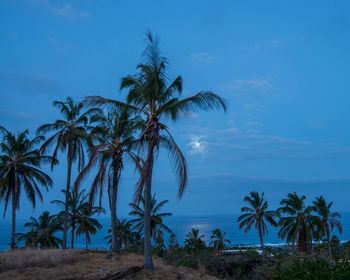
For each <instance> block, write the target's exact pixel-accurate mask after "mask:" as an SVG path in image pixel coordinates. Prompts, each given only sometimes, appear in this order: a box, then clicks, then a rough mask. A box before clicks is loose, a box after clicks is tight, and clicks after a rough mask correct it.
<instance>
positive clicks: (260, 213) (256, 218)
mask: <svg viewBox="0 0 350 280" xmlns="http://www.w3.org/2000/svg"><path fill="white" fill-rule="evenodd" d="M244 201H245V202H247V203H248V204H249V206H250V207H242V209H241V212H242V213H244V214H243V215H241V216H240V217H239V218H238V222H239V228H240V229H242V228H243V227H245V233H248V232H249V230H250V229H251V227H252V225H254V226H255V229H256V230H257V231H258V233H259V239H260V245H261V248H263V247H264V242H263V236H264V235H265V234H268V229H267V225H266V222H267V223H269V224H270V225H272V226H274V227H277V222H276V220H275V218H276V217H278V212H277V211H273V210H267V208H268V202H267V201H266V200H265V199H264V193H262V194H261V196H260V195H259V193H258V192H251V193H250V196H246V197H245V198H244Z"/></svg>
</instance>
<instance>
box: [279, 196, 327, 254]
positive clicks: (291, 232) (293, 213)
mask: <svg viewBox="0 0 350 280" xmlns="http://www.w3.org/2000/svg"><path fill="white" fill-rule="evenodd" d="M305 199H306V197H305V195H303V196H301V197H300V196H298V195H297V194H296V193H295V192H294V193H289V194H288V198H286V199H283V200H282V201H281V203H280V204H281V205H282V207H280V208H278V209H277V211H278V212H279V213H283V214H288V215H289V216H286V217H281V218H280V221H279V223H278V225H279V226H280V227H281V229H280V230H279V232H278V236H279V237H280V238H282V239H284V238H286V239H287V242H288V243H290V242H291V243H292V244H293V247H294V244H295V242H297V245H298V249H299V251H300V252H306V251H307V250H308V245H309V244H310V243H311V242H312V233H313V232H314V231H315V230H316V229H320V228H322V222H321V220H320V219H319V218H318V217H317V216H315V215H312V212H313V207H311V206H307V207H306V206H305Z"/></svg>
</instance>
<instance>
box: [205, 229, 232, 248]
mask: <svg viewBox="0 0 350 280" xmlns="http://www.w3.org/2000/svg"><path fill="white" fill-rule="evenodd" d="M225 235H226V232H222V231H221V230H220V229H215V230H213V231H212V236H211V237H210V239H212V241H211V242H210V243H209V245H213V248H214V249H215V250H216V251H217V252H221V251H222V250H225V249H226V248H227V245H226V244H231V242H230V240H228V239H225Z"/></svg>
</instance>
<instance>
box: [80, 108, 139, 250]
mask: <svg viewBox="0 0 350 280" xmlns="http://www.w3.org/2000/svg"><path fill="white" fill-rule="evenodd" d="M91 122H93V123H96V126H95V127H94V128H93V129H92V130H91V135H92V136H93V137H94V138H95V139H97V140H98V142H99V143H98V144H96V145H95V146H93V147H92V148H91V150H90V159H89V162H88V164H87V165H86V167H85V168H84V169H83V170H82V172H81V173H80V174H79V176H78V177H77V180H76V182H75V186H76V187H77V186H78V185H79V184H80V182H81V181H82V180H83V178H84V177H85V176H86V175H87V174H88V173H89V172H90V171H91V169H93V167H95V166H96V165H97V166H98V169H97V174H96V176H95V179H94V181H93V183H92V186H91V191H90V198H89V201H90V203H93V201H94V199H95V196H96V195H97V194H99V196H100V205H101V199H102V194H103V188H104V186H105V185H106V182H107V189H108V198H109V206H110V211H111V228H112V248H111V249H112V251H114V252H120V249H119V247H118V231H117V228H116V225H117V209H116V205H117V194H118V186H119V180H120V176H121V172H122V170H123V167H124V158H123V156H124V155H127V156H128V158H129V159H131V161H132V162H133V163H134V164H135V166H136V167H137V168H138V169H140V168H141V164H140V159H139V158H138V156H137V155H136V154H134V153H133V152H132V151H131V150H132V147H133V144H134V143H135V139H134V137H133V134H134V133H135V131H137V129H138V126H139V125H140V119H139V118H132V117H131V113H130V111H129V110H122V111H121V112H120V113H118V112H117V111H110V112H109V113H108V115H107V116H105V115H104V114H97V115H94V116H93V117H92V118H91ZM94 170H95V169H94Z"/></svg>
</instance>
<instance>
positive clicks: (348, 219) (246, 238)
mask: <svg viewBox="0 0 350 280" xmlns="http://www.w3.org/2000/svg"><path fill="white" fill-rule="evenodd" d="M341 215H342V217H341V219H340V220H341V223H342V225H343V233H342V234H341V235H340V234H339V233H338V231H337V230H334V231H333V232H332V233H333V234H335V235H337V236H338V237H339V239H340V240H341V241H348V240H350V212H341ZM238 216H239V215H208V216H172V217H168V218H166V219H165V220H164V223H165V224H166V225H167V226H168V227H169V228H170V229H171V230H172V231H173V232H174V233H175V235H176V236H177V240H178V242H179V243H180V244H183V242H184V240H185V235H186V234H187V233H188V232H189V231H190V230H191V229H192V228H196V229H199V231H200V234H203V235H204V238H203V239H204V241H205V242H206V243H207V244H208V243H209V242H210V236H211V232H212V231H213V230H214V229H216V228H218V229H220V230H222V231H223V232H226V236H225V237H226V239H228V240H230V241H231V243H232V244H239V245H258V244H259V237H258V233H257V232H256V230H255V229H254V228H253V227H252V229H251V231H250V232H249V233H248V234H245V233H244V230H239V228H238V223H237V218H238ZM26 222H27V220H20V219H18V220H17V222H16V227H17V229H16V232H17V233H18V232H27V231H28V230H26V229H25V228H24V224H25V223H26ZM99 222H100V223H101V224H102V226H103V227H102V229H101V230H100V231H99V232H98V233H97V234H96V235H95V236H92V238H91V244H90V245H89V248H94V249H95V248H97V249H103V248H108V245H107V242H106V240H104V237H105V236H106V235H107V230H108V228H109V224H110V222H109V218H108V217H101V218H99ZM277 232H278V228H271V227H269V230H268V235H267V236H265V237H264V243H265V244H266V245H282V244H284V240H281V239H279V238H278V236H277ZM10 234H11V221H10V220H0V251H4V250H7V249H8V248H9V245H8V244H9V243H10ZM165 240H166V244H168V236H165ZM69 244H70V243H69ZM75 248H85V239H84V237H79V238H78V239H76V241H75Z"/></svg>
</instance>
